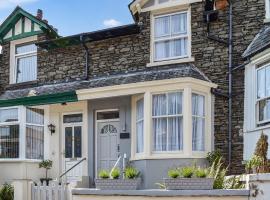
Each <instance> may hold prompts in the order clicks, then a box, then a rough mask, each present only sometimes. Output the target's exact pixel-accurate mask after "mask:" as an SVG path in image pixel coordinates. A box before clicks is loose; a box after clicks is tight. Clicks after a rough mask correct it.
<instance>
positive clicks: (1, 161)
mask: <svg viewBox="0 0 270 200" xmlns="http://www.w3.org/2000/svg"><path fill="white" fill-rule="evenodd" d="M40 162H41V160H31V159H0V163H40Z"/></svg>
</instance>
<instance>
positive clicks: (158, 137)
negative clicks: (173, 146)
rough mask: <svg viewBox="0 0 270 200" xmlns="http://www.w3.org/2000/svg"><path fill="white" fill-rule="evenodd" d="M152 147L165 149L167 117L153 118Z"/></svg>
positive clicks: (159, 149) (155, 149) (156, 149)
mask: <svg viewBox="0 0 270 200" xmlns="http://www.w3.org/2000/svg"><path fill="white" fill-rule="evenodd" d="M153 149H154V151H166V150H167V118H158V119H153Z"/></svg>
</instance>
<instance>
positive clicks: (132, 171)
mask: <svg viewBox="0 0 270 200" xmlns="http://www.w3.org/2000/svg"><path fill="white" fill-rule="evenodd" d="M139 175H140V172H139V171H138V170H137V169H136V168H134V167H127V168H126V169H125V178H126V179H135V178H138V177H139Z"/></svg>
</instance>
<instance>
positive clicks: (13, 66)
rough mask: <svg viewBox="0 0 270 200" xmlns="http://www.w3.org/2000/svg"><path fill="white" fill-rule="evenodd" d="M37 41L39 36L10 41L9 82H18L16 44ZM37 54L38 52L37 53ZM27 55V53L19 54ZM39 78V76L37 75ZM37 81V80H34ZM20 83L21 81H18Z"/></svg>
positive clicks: (20, 44)
mask: <svg viewBox="0 0 270 200" xmlns="http://www.w3.org/2000/svg"><path fill="white" fill-rule="evenodd" d="M35 41H37V36H31V37H27V38H22V39H18V40H13V41H11V42H10V58H9V59H10V74H9V84H17V59H16V46H23V44H29V43H34V42H35ZM36 55H37V53H36ZM19 56H25V55H19ZM36 79H37V77H36ZM33 81H35V80H33ZM21 83H23V82H21ZM18 84H19V83H18Z"/></svg>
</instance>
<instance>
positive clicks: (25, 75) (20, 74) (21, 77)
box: [17, 55, 37, 83]
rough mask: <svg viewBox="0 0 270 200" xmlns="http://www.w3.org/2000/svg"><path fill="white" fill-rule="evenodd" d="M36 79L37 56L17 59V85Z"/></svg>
mask: <svg viewBox="0 0 270 200" xmlns="http://www.w3.org/2000/svg"><path fill="white" fill-rule="evenodd" d="M36 79H37V56H36V55H33V56H28V57H21V58H18V59H17V83H22V82H27V81H33V80H36Z"/></svg>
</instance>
